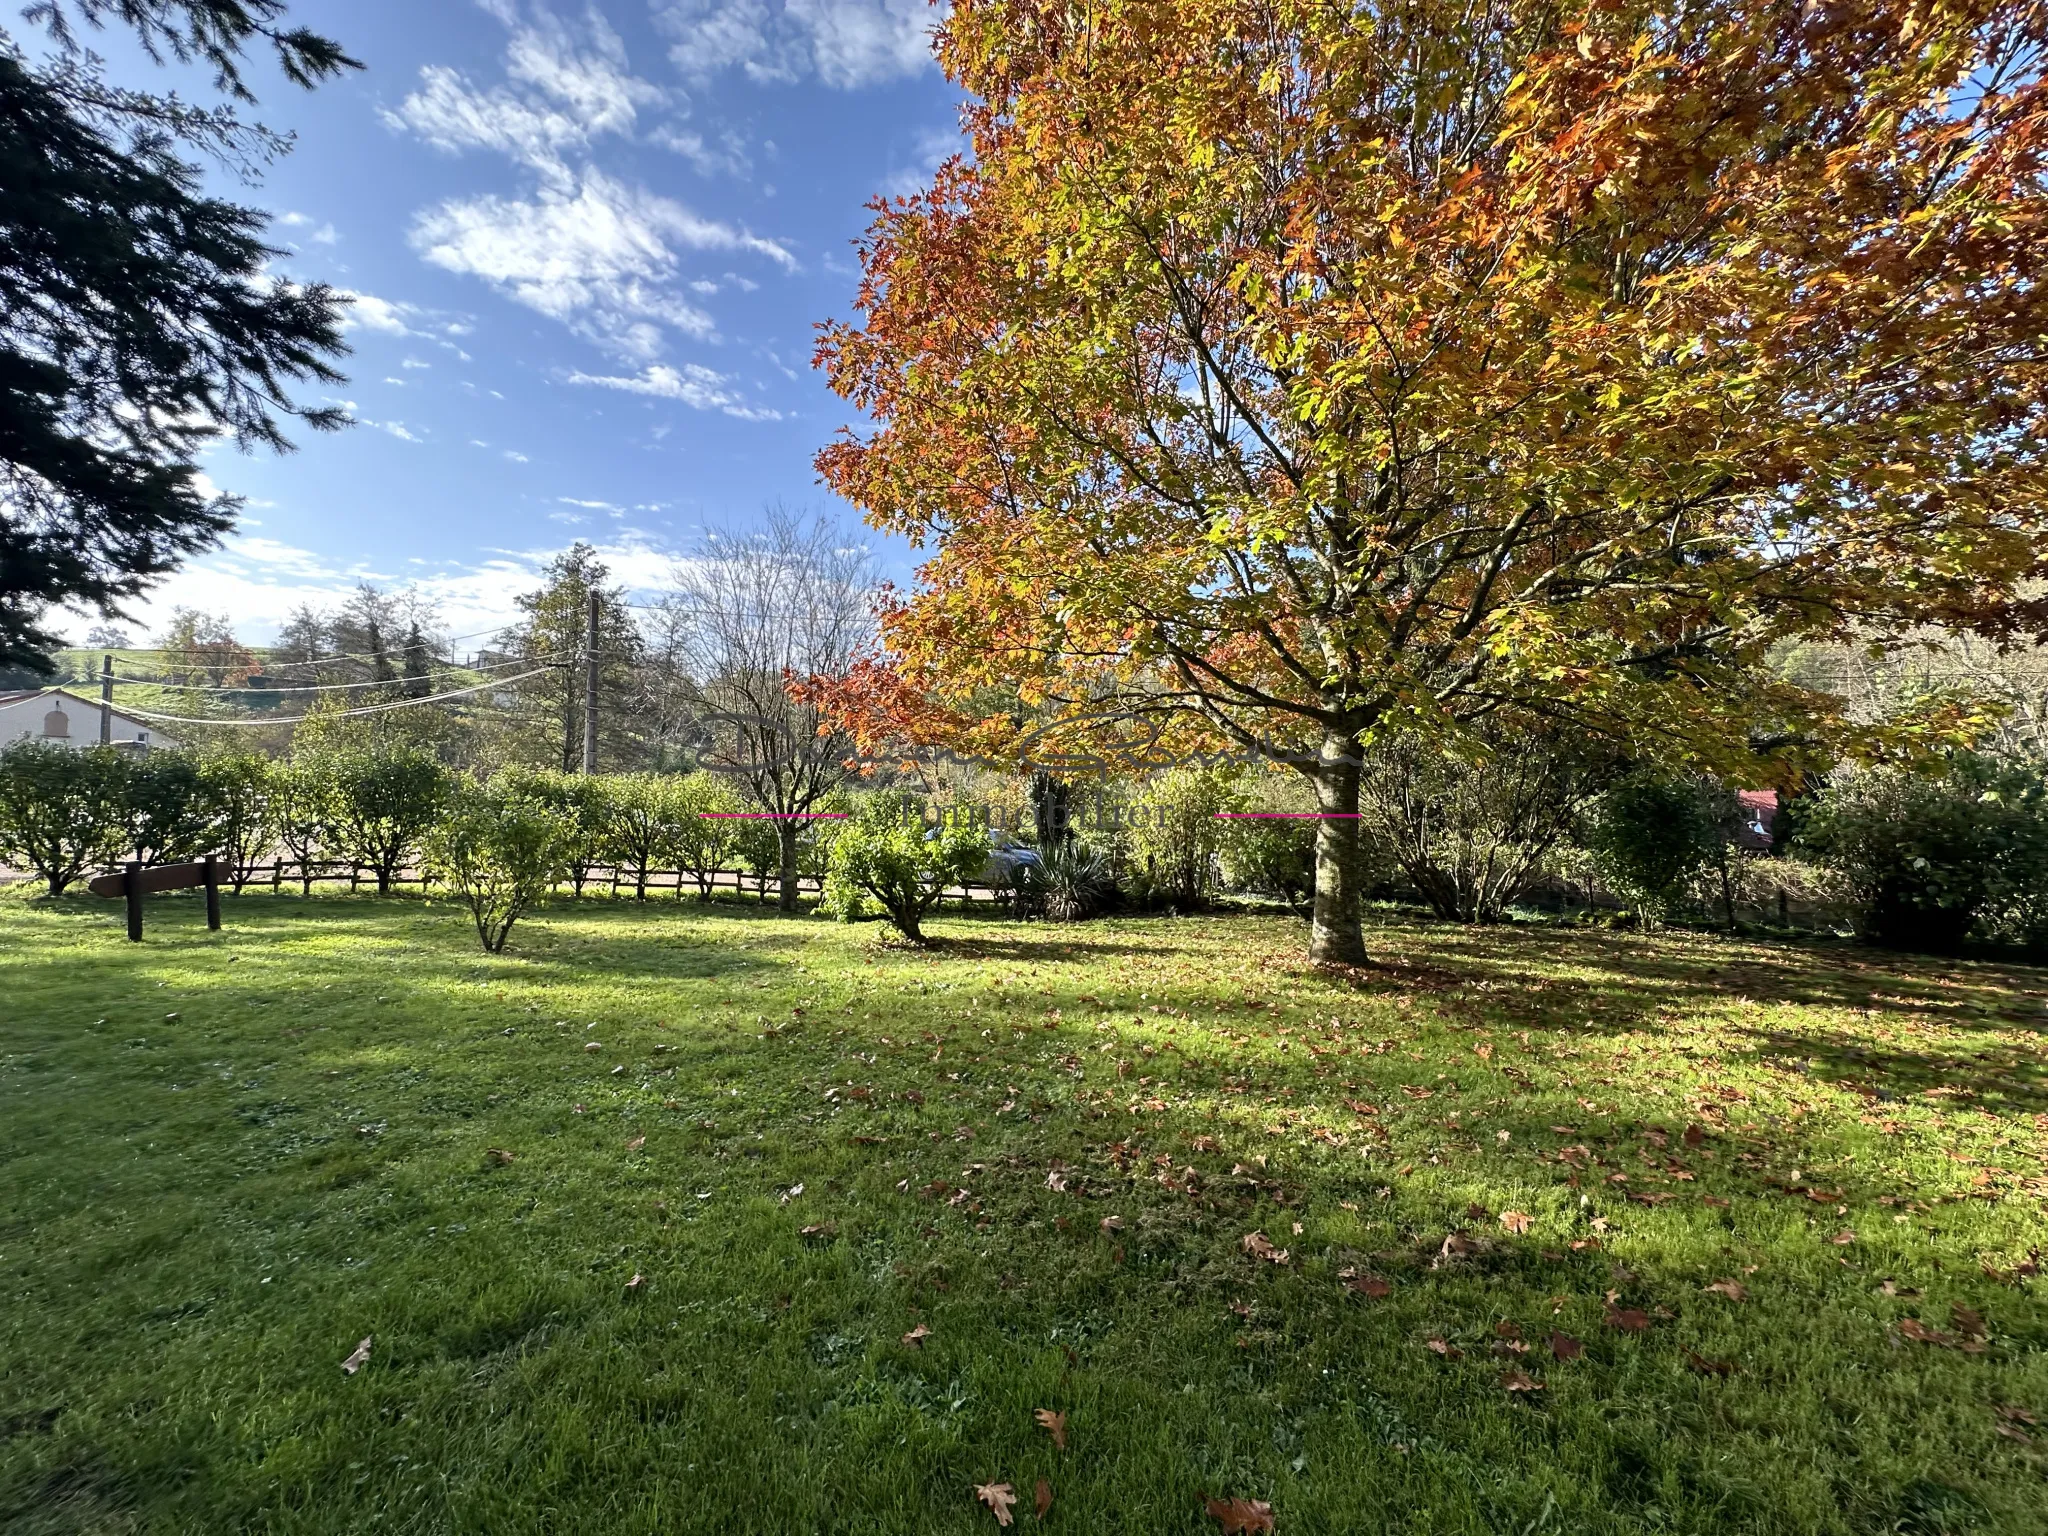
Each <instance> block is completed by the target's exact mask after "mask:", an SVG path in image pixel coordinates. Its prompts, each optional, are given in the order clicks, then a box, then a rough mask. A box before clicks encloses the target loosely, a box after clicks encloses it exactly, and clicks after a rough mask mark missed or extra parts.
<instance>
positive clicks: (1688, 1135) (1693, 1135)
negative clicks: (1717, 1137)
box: [1682, 1125, 1707, 1147]
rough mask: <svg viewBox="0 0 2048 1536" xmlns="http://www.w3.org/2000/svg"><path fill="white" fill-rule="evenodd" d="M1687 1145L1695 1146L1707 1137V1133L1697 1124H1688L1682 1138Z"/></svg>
mask: <svg viewBox="0 0 2048 1536" xmlns="http://www.w3.org/2000/svg"><path fill="white" fill-rule="evenodd" d="M1682 1139H1683V1140H1684V1142H1685V1144H1686V1145H1687V1146H1688V1147H1696V1146H1698V1145H1699V1144H1700V1143H1701V1142H1703V1141H1705V1140H1706V1139H1707V1133H1706V1132H1705V1131H1703V1130H1701V1129H1700V1128H1699V1127H1698V1126H1697V1125H1688V1126H1687V1127H1686V1128H1685V1135H1684V1137H1683V1138H1682Z"/></svg>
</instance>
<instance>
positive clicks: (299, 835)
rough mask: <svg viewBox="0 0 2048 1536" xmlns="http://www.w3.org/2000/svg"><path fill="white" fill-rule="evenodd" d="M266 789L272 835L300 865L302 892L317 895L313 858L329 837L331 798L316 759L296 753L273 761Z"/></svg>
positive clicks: (316, 856) (317, 855) (293, 860)
mask: <svg viewBox="0 0 2048 1536" xmlns="http://www.w3.org/2000/svg"><path fill="white" fill-rule="evenodd" d="M266 778H267V780H268V782H267V785H266V788H265V799H266V801H267V807H268V819H269V822H270V828H271V832H272V834H273V835H274V836H275V837H276V839H277V842H278V845H279V846H280V847H282V848H283V849H284V851H285V853H286V855H287V856H288V857H289V858H290V859H291V861H292V862H293V863H295V864H297V865H298V866H299V893H300V894H301V895H302V896H310V895H312V894H313V861H314V860H315V859H316V858H318V857H319V855H320V853H321V849H322V845H323V843H324V842H325V841H326V838H327V819H326V810H327V799H326V793H325V787H324V785H323V782H322V777H321V774H320V772H319V770H318V768H317V767H316V766H315V764H314V761H313V760H312V759H309V758H302V757H299V756H297V755H296V754H295V755H294V756H292V757H290V758H286V759H285V760H283V761H281V762H275V763H272V764H270V766H269V770H268V773H267V774H266Z"/></svg>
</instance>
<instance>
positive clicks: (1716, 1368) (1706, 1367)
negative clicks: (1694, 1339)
mask: <svg viewBox="0 0 2048 1536" xmlns="http://www.w3.org/2000/svg"><path fill="white" fill-rule="evenodd" d="M1685 1363H1686V1364H1687V1365H1689V1366H1691V1367H1692V1368H1693V1369H1694V1370H1696V1371H1698V1372H1699V1373H1700V1374H1701V1375H1702V1376H1729V1375H1733V1374H1734V1371H1735V1366H1734V1364H1733V1362H1731V1361H1727V1360H1709V1359H1708V1358H1707V1357H1706V1356H1705V1355H1700V1354H1695V1353H1693V1351H1691V1350H1689V1349H1688V1350H1687V1351H1686V1352H1685Z"/></svg>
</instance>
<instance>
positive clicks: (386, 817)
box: [310, 742, 449, 896]
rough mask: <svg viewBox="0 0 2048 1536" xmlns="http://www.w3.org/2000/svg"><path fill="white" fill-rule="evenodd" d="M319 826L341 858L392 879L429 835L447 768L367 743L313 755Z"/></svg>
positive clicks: (429, 758) (444, 793) (387, 889)
mask: <svg viewBox="0 0 2048 1536" xmlns="http://www.w3.org/2000/svg"><path fill="white" fill-rule="evenodd" d="M310 766H311V770H312V772H313V774H314V776H315V778H316V781H317V783H318V785H319V796H320V803H321V824H322V826H323V827H324V828H325V831H326V835H327V837H329V838H330V839H331V840H332V843H333V846H334V847H335V848H336V849H337V850H338V851H339V852H340V853H341V854H342V856H343V857H344V858H346V859H349V860H350V861H351V862H353V863H355V864H359V865H361V866H362V867H364V868H365V869H368V870H370V871H372V872H373V873H374V874H375V875H376V876H377V894H378V895H380V896H388V895H390V894H391V888H392V882H393V880H394V879H396V877H397V875H398V872H399V870H401V869H402V868H404V866H405V864H406V862H407V861H408V860H409V859H411V858H412V857H413V856H414V855H415V854H417V853H418V851H419V849H420V847H421V844H422V843H423V841H424V840H425V838H426V836H427V834H428V833H430V832H431V831H433V830H434V827H435V824H436V823H437V822H438V821H439V820H440V818H441V813H442V810H443V809H444V808H445V806H446V804H447V801H448V793H449V777H448V770H447V769H445V768H443V767H442V766H441V764H440V762H439V761H438V760H437V759H436V758H435V757H434V755H433V754H432V753H430V752H428V751H426V750H425V749H423V748H420V747H414V746H407V745H404V744H402V743H398V742H366V743H363V744H361V745H355V744H350V745H345V746H341V747H337V748H335V749H333V750H323V751H319V752H317V753H315V754H314V755H313V757H312V761H311V765H310Z"/></svg>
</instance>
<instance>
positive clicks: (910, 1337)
mask: <svg viewBox="0 0 2048 1536" xmlns="http://www.w3.org/2000/svg"><path fill="white" fill-rule="evenodd" d="M931 1336H932V1331H931V1329H929V1328H927V1327H925V1325H924V1324H923V1323H919V1324H918V1325H917V1326H916V1327H915V1328H913V1329H911V1330H910V1332H908V1333H906V1334H905V1335H903V1342H904V1343H905V1344H908V1345H909V1346H910V1347H911V1348H912V1349H923V1348H924V1341H925V1340H926V1339H928V1338H930V1337H931ZM1003 1523H1004V1524H1005V1525H1007V1524H1009V1522H1008V1521H1007V1520H1006V1521H1004V1522H1003Z"/></svg>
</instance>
